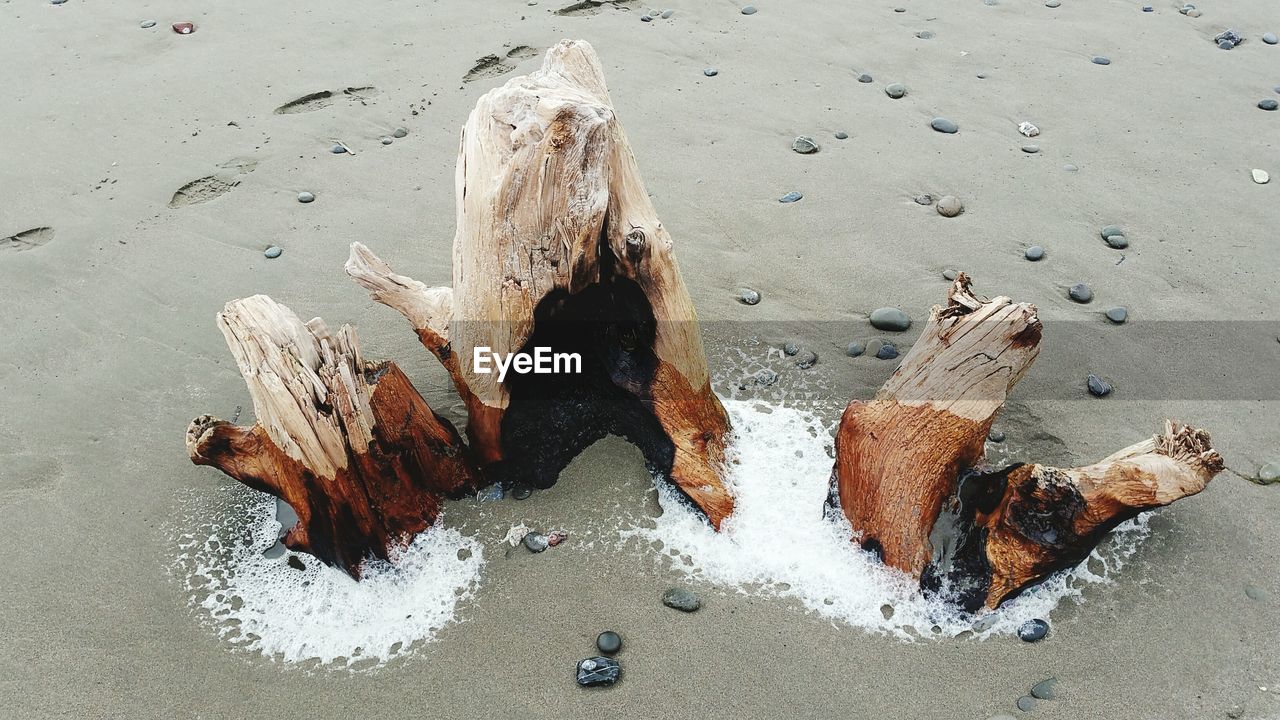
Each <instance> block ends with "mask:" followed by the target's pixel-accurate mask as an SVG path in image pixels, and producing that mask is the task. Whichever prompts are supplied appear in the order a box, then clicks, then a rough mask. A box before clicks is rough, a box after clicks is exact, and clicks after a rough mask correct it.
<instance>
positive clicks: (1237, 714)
mask: <svg viewBox="0 0 1280 720" xmlns="http://www.w3.org/2000/svg"><path fill="white" fill-rule="evenodd" d="M1227 717H1229V718H1231V720H1239V718H1242V717H1244V708H1242V707H1240V706H1239V705H1232V706H1231V707H1230V708H1228V709H1227Z"/></svg>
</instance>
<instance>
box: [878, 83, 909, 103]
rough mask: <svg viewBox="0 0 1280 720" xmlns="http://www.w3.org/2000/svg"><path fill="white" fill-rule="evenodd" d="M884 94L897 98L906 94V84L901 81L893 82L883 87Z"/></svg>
mask: <svg viewBox="0 0 1280 720" xmlns="http://www.w3.org/2000/svg"><path fill="white" fill-rule="evenodd" d="M884 94H885V95H888V96H889V97H891V98H893V99H894V100H897V99H898V98H900V97H902V96H904V95H906V94H907V86H906V85H903V84H902V83H893V84H892V85H889V86H888V87H886V88H885V89H884Z"/></svg>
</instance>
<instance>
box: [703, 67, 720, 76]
mask: <svg viewBox="0 0 1280 720" xmlns="http://www.w3.org/2000/svg"><path fill="white" fill-rule="evenodd" d="M702 74H703V75H706V76H707V77H715V76H717V75H719V74H720V71H719V70H717V69H715V68H713V67H709V68H707V69H706V70H703V71H702Z"/></svg>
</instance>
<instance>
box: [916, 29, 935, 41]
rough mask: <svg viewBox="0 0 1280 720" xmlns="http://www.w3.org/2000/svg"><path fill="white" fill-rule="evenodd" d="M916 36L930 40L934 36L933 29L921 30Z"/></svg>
mask: <svg viewBox="0 0 1280 720" xmlns="http://www.w3.org/2000/svg"><path fill="white" fill-rule="evenodd" d="M916 37H918V38H920V39H921V40H929V39H931V38H932V37H933V31H932V30H921V31H920V32H918V33H916Z"/></svg>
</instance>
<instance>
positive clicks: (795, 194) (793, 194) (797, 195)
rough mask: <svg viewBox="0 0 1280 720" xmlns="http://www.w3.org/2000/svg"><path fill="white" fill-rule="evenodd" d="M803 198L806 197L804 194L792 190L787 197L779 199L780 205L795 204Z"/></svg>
mask: <svg viewBox="0 0 1280 720" xmlns="http://www.w3.org/2000/svg"><path fill="white" fill-rule="evenodd" d="M802 197H804V195H803V194H802V193H799V192H796V191H795V190H792V191H791V192H789V193H787V194H786V195H783V196H782V197H780V198H778V202H780V203H793V202H795V201H797V200H799V199H800V198H802Z"/></svg>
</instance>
